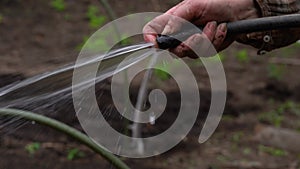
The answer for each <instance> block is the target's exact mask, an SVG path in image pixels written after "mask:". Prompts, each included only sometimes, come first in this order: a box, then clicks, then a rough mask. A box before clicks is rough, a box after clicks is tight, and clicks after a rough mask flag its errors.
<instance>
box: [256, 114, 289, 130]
mask: <svg viewBox="0 0 300 169" xmlns="http://www.w3.org/2000/svg"><path fill="white" fill-rule="evenodd" d="M258 119H259V121H261V122H267V123H270V124H272V125H274V126H275V127H280V126H281V124H282V121H283V120H284V117H283V115H282V113H279V112H277V111H275V110H273V111H270V112H267V113H263V114H261V115H259V117H258Z"/></svg>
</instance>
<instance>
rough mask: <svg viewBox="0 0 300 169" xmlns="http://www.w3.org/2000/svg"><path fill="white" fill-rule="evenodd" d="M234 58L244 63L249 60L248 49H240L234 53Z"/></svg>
mask: <svg viewBox="0 0 300 169" xmlns="http://www.w3.org/2000/svg"><path fill="white" fill-rule="evenodd" d="M236 59H237V60H238V61H239V62H241V63H246V62H248V61H249V57H248V51H247V50H246V49H243V50H240V51H238V52H237V54H236Z"/></svg>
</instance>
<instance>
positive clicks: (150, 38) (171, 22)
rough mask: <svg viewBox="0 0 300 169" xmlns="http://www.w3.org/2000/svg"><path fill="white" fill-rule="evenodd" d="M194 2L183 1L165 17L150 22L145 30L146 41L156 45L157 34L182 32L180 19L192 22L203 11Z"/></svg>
mask: <svg viewBox="0 0 300 169" xmlns="http://www.w3.org/2000/svg"><path fill="white" fill-rule="evenodd" d="M193 2H194V1H190V0H185V1H182V2H181V3H179V4H177V5H176V6H174V7H173V8H171V9H170V10H168V11H167V12H166V13H164V14H163V15H161V16H158V17H156V18H155V19H153V20H152V21H150V22H149V23H148V24H147V25H146V26H145V27H144V29H143V33H144V39H145V41H146V42H152V43H154V44H156V36H157V34H165V35H167V34H172V33H175V32H177V31H179V30H180V28H181V26H182V22H183V20H181V19H179V18H183V19H185V20H188V21H192V20H193V19H194V18H195V17H197V16H198V15H197V14H199V13H200V12H199V11H201V9H199V8H198V7H197V5H195V4H192V3H193ZM178 17H179V18H178Z"/></svg>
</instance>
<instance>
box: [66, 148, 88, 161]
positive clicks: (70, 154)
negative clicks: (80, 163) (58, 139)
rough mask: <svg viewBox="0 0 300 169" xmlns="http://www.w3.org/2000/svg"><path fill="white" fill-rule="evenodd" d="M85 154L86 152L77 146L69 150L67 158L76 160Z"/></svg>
mask: <svg viewBox="0 0 300 169" xmlns="http://www.w3.org/2000/svg"><path fill="white" fill-rule="evenodd" d="M84 156H85V154H84V153H83V152H82V151H80V150H79V149H77V148H72V149H70V150H69V151H68V156H67V159H68V160H74V159H76V158H81V157H84Z"/></svg>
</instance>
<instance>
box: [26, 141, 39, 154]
mask: <svg viewBox="0 0 300 169" xmlns="http://www.w3.org/2000/svg"><path fill="white" fill-rule="evenodd" d="M40 147H41V144H40V143H38V142H34V143H30V144H27V145H26V146H25V150H26V151H27V152H28V153H29V154H30V155H34V154H35V153H36V152H37V151H38V150H39V149H40Z"/></svg>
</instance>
